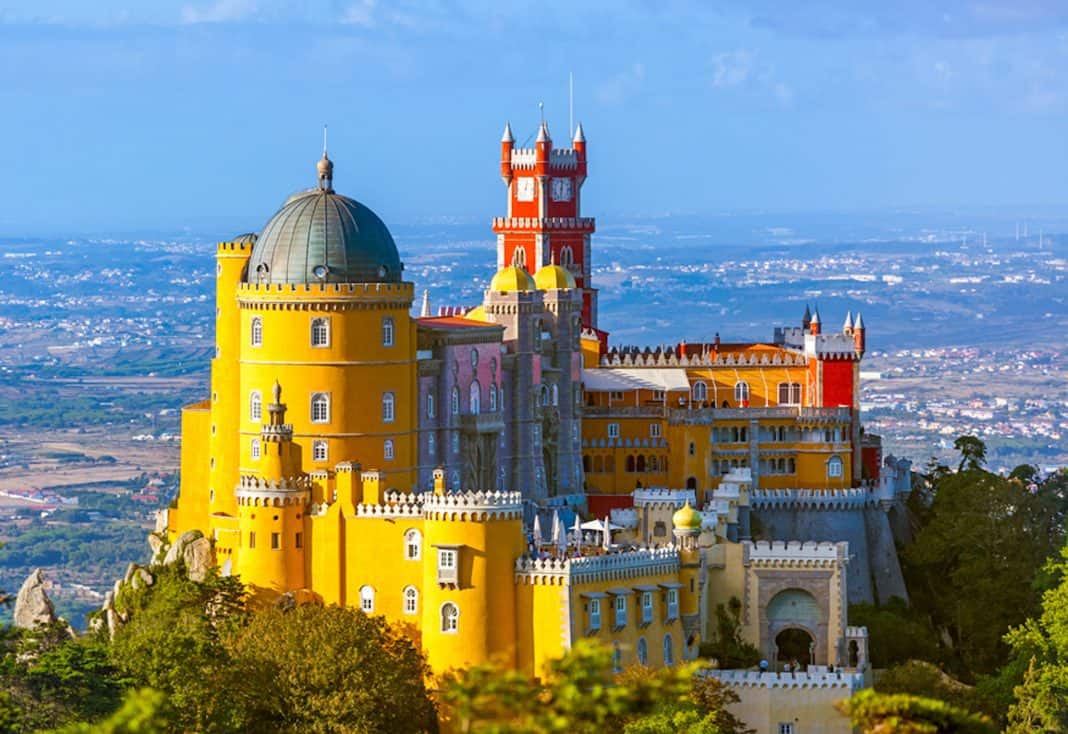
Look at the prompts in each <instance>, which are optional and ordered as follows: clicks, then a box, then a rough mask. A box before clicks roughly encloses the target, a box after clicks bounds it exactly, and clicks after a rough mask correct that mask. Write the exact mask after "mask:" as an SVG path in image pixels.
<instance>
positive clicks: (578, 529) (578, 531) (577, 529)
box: [571, 512, 582, 545]
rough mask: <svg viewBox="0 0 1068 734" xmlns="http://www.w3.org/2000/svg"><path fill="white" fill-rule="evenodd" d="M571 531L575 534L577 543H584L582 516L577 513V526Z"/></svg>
mask: <svg viewBox="0 0 1068 734" xmlns="http://www.w3.org/2000/svg"><path fill="white" fill-rule="evenodd" d="M571 532H573V533H574V534H575V545H582V518H581V517H579V516H578V513H577V512H576V513H575V526H574V527H573V528H571Z"/></svg>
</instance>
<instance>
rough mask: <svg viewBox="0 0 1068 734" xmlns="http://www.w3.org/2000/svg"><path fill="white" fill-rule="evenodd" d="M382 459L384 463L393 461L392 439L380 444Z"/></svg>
mask: <svg viewBox="0 0 1068 734" xmlns="http://www.w3.org/2000/svg"><path fill="white" fill-rule="evenodd" d="M382 458H383V459H385V460H386V461H393V439H392V438H387V439H386V440H385V441H383V442H382Z"/></svg>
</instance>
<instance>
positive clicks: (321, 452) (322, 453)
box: [312, 441, 329, 461]
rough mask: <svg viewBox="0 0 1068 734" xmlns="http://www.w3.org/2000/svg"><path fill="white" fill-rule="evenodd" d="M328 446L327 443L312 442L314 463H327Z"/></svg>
mask: <svg viewBox="0 0 1068 734" xmlns="http://www.w3.org/2000/svg"><path fill="white" fill-rule="evenodd" d="M328 446H329V444H327V442H326V441H312V461H326V459H327V455H328V448H327V447H328Z"/></svg>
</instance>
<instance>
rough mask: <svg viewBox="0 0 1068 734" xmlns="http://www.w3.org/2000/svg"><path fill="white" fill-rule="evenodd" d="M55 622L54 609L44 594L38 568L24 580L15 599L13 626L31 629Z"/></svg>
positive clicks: (43, 585) (43, 582)
mask: <svg viewBox="0 0 1068 734" xmlns="http://www.w3.org/2000/svg"><path fill="white" fill-rule="evenodd" d="M55 621H56V608H55V607H54V606H53V605H52V600H51V599H49V598H48V594H47V593H46V592H45V580H44V573H43V572H42V571H41V569H39V568H38V569H36V570H35V571H34V572H33V573H31V574H30V575H29V576H28V577H27V578H26V581H25V582H23V584H22V588H21V589H19V593H18V596H17V597H15V626H16V627H20V628H22V629H33V628H34V627H37V626H45V625H49V624H53V623H55Z"/></svg>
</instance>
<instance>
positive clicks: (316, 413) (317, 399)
mask: <svg viewBox="0 0 1068 734" xmlns="http://www.w3.org/2000/svg"><path fill="white" fill-rule="evenodd" d="M311 419H312V423H329V422H330V396H329V395H327V394H326V393H324V392H317V393H314V394H313V395H312V400H311Z"/></svg>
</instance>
